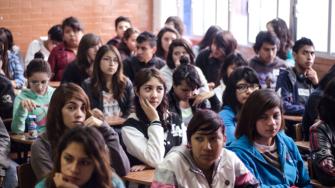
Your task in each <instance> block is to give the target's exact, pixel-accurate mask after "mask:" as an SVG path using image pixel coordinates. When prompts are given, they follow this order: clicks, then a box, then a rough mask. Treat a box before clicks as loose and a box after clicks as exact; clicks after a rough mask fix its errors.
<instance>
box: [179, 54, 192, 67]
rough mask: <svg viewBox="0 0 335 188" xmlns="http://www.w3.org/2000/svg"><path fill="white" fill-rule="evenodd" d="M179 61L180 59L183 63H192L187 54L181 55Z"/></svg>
mask: <svg viewBox="0 0 335 188" xmlns="http://www.w3.org/2000/svg"><path fill="white" fill-rule="evenodd" d="M179 61H180V64H181V65H188V64H190V58H189V57H188V56H186V55H183V56H181V57H180V60H179Z"/></svg>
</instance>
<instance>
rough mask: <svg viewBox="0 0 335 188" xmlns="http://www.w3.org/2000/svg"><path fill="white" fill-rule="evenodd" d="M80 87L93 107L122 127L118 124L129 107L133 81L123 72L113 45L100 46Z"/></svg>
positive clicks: (117, 126)
mask: <svg viewBox="0 0 335 188" xmlns="http://www.w3.org/2000/svg"><path fill="white" fill-rule="evenodd" d="M82 87H83V89H84V91H85V92H86V94H87V96H88V97H89V99H90V102H91V104H92V108H98V109H99V110H101V111H102V112H103V113H104V115H105V119H106V121H107V123H108V124H109V125H113V126H115V127H114V128H118V129H119V128H121V127H119V126H120V125H122V124H123V123H124V121H125V120H126V118H127V117H128V115H129V114H130V111H131V110H132V104H133V103H132V101H133V98H134V91H133V84H132V83H131V81H130V80H129V79H128V78H127V77H126V76H124V74H123V64H122V61H121V57H120V54H119V52H118V51H117V49H116V47H114V46H110V45H103V46H102V47H100V48H99V50H98V52H97V55H96V58H95V62H94V67H93V76H92V78H88V79H86V80H85V81H84V82H83V84H82ZM116 131H118V130H117V129H116Z"/></svg>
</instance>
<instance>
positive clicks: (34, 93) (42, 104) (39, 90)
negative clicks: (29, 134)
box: [11, 52, 55, 134]
mask: <svg viewBox="0 0 335 188" xmlns="http://www.w3.org/2000/svg"><path fill="white" fill-rule="evenodd" d="M37 53H39V54H42V53H41V52H37ZM25 75H26V77H27V81H28V88H27V89H23V90H22V91H21V92H20V94H19V95H18V96H16V98H15V101H14V107H13V120H12V126H11V130H12V132H14V133H17V134H20V133H23V132H25V130H26V123H27V122H26V121H27V119H28V117H29V116H30V115H36V120H35V123H36V124H37V131H38V132H39V133H43V132H44V131H45V124H46V121H47V120H46V118H47V111H48V107H49V102H50V99H51V96H52V94H53V92H54V91H55V89H54V88H52V87H50V86H49V85H48V83H49V80H50V77H51V70H50V66H49V64H48V62H46V61H44V60H43V57H42V58H35V59H33V60H31V62H30V63H29V65H28V66H27V69H26V72H25Z"/></svg>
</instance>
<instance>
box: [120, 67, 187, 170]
mask: <svg viewBox="0 0 335 188" xmlns="http://www.w3.org/2000/svg"><path fill="white" fill-rule="evenodd" d="M134 86H135V94H136V96H135V100H134V104H135V113H132V114H130V116H129V118H128V119H127V120H126V122H125V123H124V126H123V127H122V130H121V134H122V140H123V143H124V145H125V146H126V148H127V152H128V153H129V155H128V156H129V159H130V164H131V166H132V167H131V171H140V170H144V169H145V168H146V167H147V166H150V167H153V168H155V167H156V166H157V164H159V163H160V162H161V161H162V160H163V158H164V156H165V154H166V153H167V152H168V151H170V149H171V148H172V147H173V146H178V145H180V144H182V143H183V141H186V140H184V139H186V136H185V126H184V124H183V123H182V121H181V118H180V117H179V116H178V115H176V114H174V113H171V112H169V111H168V104H167V99H166V87H165V84H164V80H163V78H162V76H161V74H160V73H159V71H158V70H157V69H155V68H145V69H142V70H140V71H139V72H138V73H137V74H136V77H135V82H134Z"/></svg>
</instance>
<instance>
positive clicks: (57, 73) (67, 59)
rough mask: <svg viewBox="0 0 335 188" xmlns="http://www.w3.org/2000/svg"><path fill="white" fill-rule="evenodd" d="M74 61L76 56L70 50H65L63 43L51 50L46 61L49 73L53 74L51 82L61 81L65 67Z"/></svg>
mask: <svg viewBox="0 0 335 188" xmlns="http://www.w3.org/2000/svg"><path fill="white" fill-rule="evenodd" d="M75 59H76V54H75V53H74V52H73V51H72V50H70V49H67V48H66V47H65V45H64V43H61V44H59V45H57V46H56V47H55V48H54V49H52V51H51V53H50V56H49V59H48V62H49V64H50V68H51V71H52V73H53V74H54V75H53V76H52V78H51V80H52V81H61V80H62V76H63V72H64V70H65V68H66V66H67V65H68V64H70V63H71V62H72V61H74V60H75Z"/></svg>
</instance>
